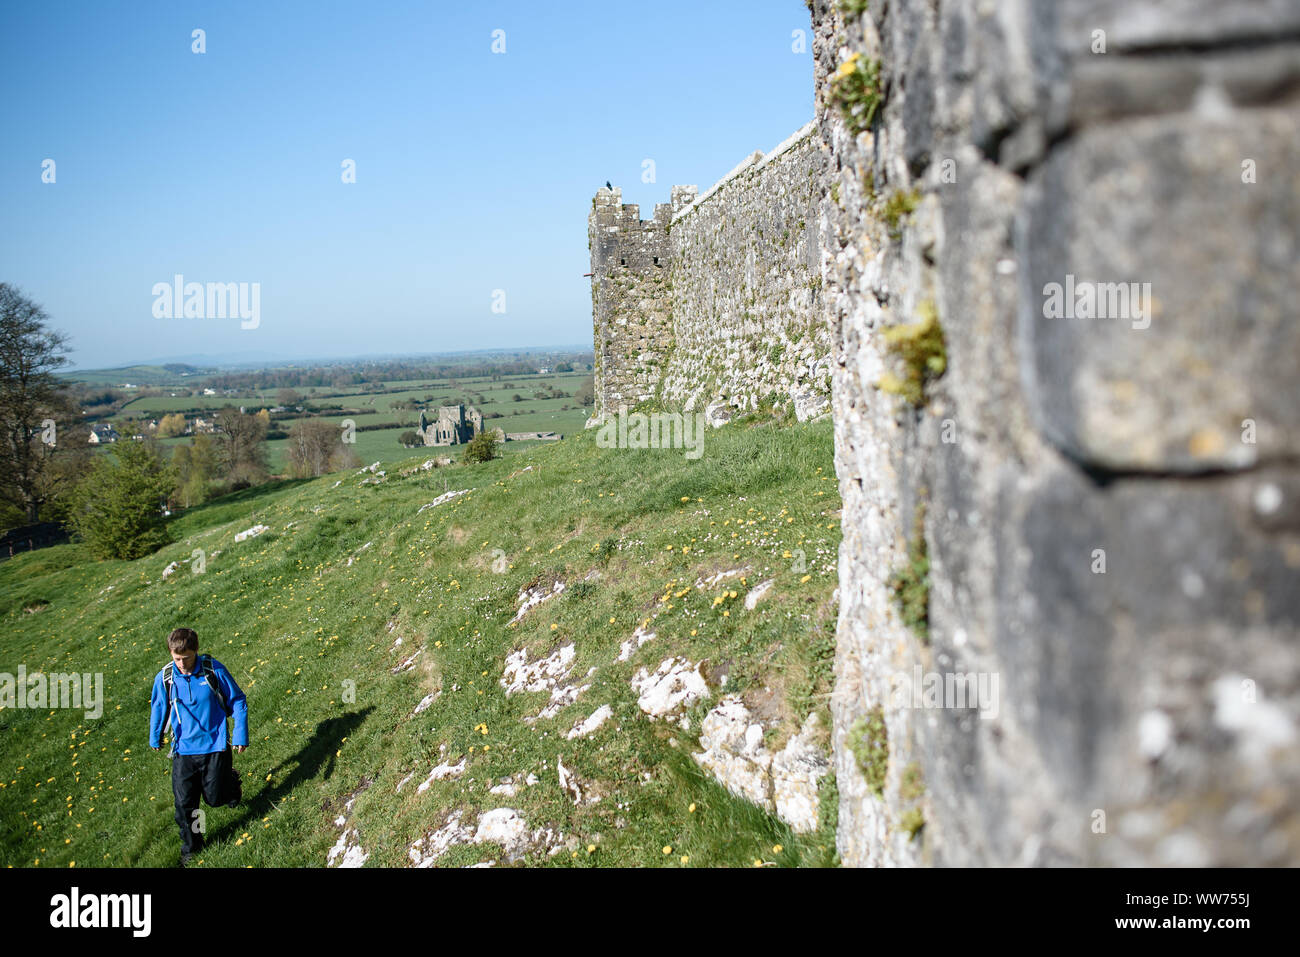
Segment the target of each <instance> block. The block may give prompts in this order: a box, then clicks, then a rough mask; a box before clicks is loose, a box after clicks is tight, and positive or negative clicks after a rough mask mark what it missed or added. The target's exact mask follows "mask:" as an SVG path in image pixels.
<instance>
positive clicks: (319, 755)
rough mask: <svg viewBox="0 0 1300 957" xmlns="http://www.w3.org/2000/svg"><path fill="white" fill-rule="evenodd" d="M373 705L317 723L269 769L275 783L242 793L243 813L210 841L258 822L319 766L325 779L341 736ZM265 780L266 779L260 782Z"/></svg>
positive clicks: (362, 719)
mask: <svg viewBox="0 0 1300 957" xmlns="http://www.w3.org/2000/svg"><path fill="white" fill-rule="evenodd" d="M374 710H375V709H374V706H373V705H372V706H370V707H367V708H365V709H363V710H361V711H354V712H352V713H351V714H344V715H340V716H338V717H337V718H328V719H326V720H324V721H322V722H320V723H319V724H318V725H316V730H315V732H314V733H313V734H312V736H311V739H310V740H309V741H308V742H307V744H306V745H304V746H303V748H302V749H301V750H300V751H299V752H298V753H297V754H295V755H292V756H291V757H288V758H286V759H285V760H283V761H281V762H280V763H279V764H277V765H276V766H275V767H274V768H272V769H271V778H272V781H273V782H274V783H271V784H267V786H266V787H264V788H262V789H261V790H260V791H258V792H257V793H256V794H251V795H250V794H248V793H247V791H245V794H244V805H243V806H244V813H243V814H242V815H241V816H240V817H238V818H236V819H235V820H233V821H228V822H226V823H225V824H223V825H222V826H221V827H219V828H217V830H216V832H215V833H213V834H211V835H209V836H208V841H209V842H210V843H213V844H215V843H218V842H220V841H223V840H225V839H227V838H230V837H233V836H235V835H237V834H241V833H243V831H244V830H245V829H247V827H248V825H249V824H251V823H253V822H255V821H260V820H261V819H262V818H264V817H266V816H267V815H269V814H272V813H274V809H275V808H276V807H278V806H279V804H280V801H281V800H282V799H284V798H287V797H288V796H289V795H290V794H291V793H292V792H293V789H294V788H296V787H297V786H298V785H300V784H302V783H304V782H306V781H310V780H313V779H315V778H316V776H317V774H318V772H320V769H321V768H322V766H323V767H324V768H325V771H324V774H322V775H321V779H322V780H328V779H329V777H330V775H331V774H333V773H334V757H335V755H336V754H337V753H338V750H339V748H341V747H343V739H344V738H346V737H350V736H351V735H352V734H353V733H354V732H355V731H356V729H357V728H359V727H361V725H362V724H363V723H364V722H365V720H366V719H367V718H368V717H369V716H370V712H372V711H374ZM290 765H294V768H293V771H291V772H290V773H289V776H288V777H286V778H285V779H284V780H283V781H275V775H276V772H278V771H282V770H283V769H285V768H287V767H289V766H290ZM262 783H265V782H262Z"/></svg>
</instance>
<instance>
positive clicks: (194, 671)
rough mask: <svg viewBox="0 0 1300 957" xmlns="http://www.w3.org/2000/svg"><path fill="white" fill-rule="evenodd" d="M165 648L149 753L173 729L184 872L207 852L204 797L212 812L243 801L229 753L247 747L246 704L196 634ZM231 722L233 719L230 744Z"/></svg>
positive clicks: (181, 631)
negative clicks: (201, 818)
mask: <svg viewBox="0 0 1300 957" xmlns="http://www.w3.org/2000/svg"><path fill="white" fill-rule="evenodd" d="M167 647H168V649H169V650H170V651H171V655H172V663H171V664H169V665H167V666H166V667H165V668H163V669H162V671H160V672H158V674H157V676H156V677H155V678H154V680H153V694H152V696H151V697H150V702H149V747H151V748H153V749H154V750H155V751H158V750H161V748H162V733H163V730H164V729H165V728H166V727H167V726H168V725H169V724H170V726H171V741H172V751H171V755H172V794H173V796H174V797H175V799H176V825H177V826H178V827H179V828H180V832H181V866H182V867H184V866H185V865H186V864H187V863H189V860H190V858H191V857H192V856H193V855H194V854H196V853H198V852H199V851H201V850H203V834H202V833H201V829H200V828H198V827H196V826H195V815H196V814H197V813H198V810H199V797H200V795H201V796H202V797H203V800H205V801H207V803H208V806H209V807H221V806H225V807H235V806H236V805H237V804H239V802H240V801H241V800H242V798H243V794H242V789H241V787H240V783H239V775H238V774H237V773H236V772H235V769H234V760H233V758H232V756H231V752H230V748H231V744H232V743H233V744H234V747H235V750H237V751H239V752H241V753H242V752H243V751H244V749H245V748H247V747H248V701H247V700H246V699H245V697H244V692H243V691H241V690H240V688H239V685H237V684H235V679H234V678H233V677H231V675H230V672H229V671H227V670H226V666H225V665H223V664H222V663H221V662H219V661H217V660H216V659H215V658H213V657H212V656H211V655H200V654H199V636H198V635H197V634H196V633H195V632H194V631H193V630H192V629H190V628H177V629H176V630H175V631H173V632H172V633H171V634H170V635H168V636H167ZM227 718H234V719H235V727H234V732H233V734H232V735H231V737H230V738H229V739H228V738H227V737H226V719H227Z"/></svg>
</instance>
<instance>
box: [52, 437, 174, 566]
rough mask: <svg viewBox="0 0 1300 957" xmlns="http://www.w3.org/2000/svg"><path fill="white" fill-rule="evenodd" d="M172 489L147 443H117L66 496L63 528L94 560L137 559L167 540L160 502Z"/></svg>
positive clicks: (167, 471) (169, 471)
mask: <svg viewBox="0 0 1300 957" xmlns="http://www.w3.org/2000/svg"><path fill="white" fill-rule="evenodd" d="M175 485H176V471H175V470H174V469H173V468H172V467H171V466H170V465H169V464H167V463H166V462H165V461H163V458H162V455H161V454H159V452H158V449H157V446H156V445H155V444H154V443H153V442H150V441H144V442H131V441H126V442H117V443H115V444H114V446H113V452H112V454H111V455H105V456H101V457H100V458H99V459H97V460H96V462H95V465H94V467H93V468H92V469H91V470H90V474H89V475H87V476H86V478H85V480H84V481H82V483H81V484H80V485H78V486H77V488H76V490H75V491H74V492H73V493H72V497H71V502H70V508H69V513H68V521H69V524H71V525H72V527H73V529H74V530H75V531H76V532H77V534H78V535H80V536H81V538H82V539H84V540H85V542H86V544H87V545H89V546H90V551H91V554H93V555H94V556H95V557H96V558H101V559H103V558H122V559H133V558H141V557H143V556H145V555H148V554H150V553H151V552H154V551H156V550H157V549H159V548H161V547H162V546H163V545H166V544H167V543H168V542H169V541H170V540H171V536H170V535H169V534H168V531H167V526H166V524H165V523H164V522H163V516H162V503H163V502H165V501H166V499H167V496H168V495H169V494H170V493H171V491H172V489H173V488H174V487H175Z"/></svg>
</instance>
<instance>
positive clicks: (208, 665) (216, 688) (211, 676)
mask: <svg viewBox="0 0 1300 957" xmlns="http://www.w3.org/2000/svg"><path fill="white" fill-rule="evenodd" d="M199 671H200V673H201V674H202V675H203V680H204V681H206V682H207V683H208V687H209V688H211V689H212V693H213V694H215V695H216V696H217V700H218V701H220V702H221V710H223V711H225V712H226V717H227V718H229V717H233V714H234V713H233V712H232V711H231V710H230V702H229V701H227V700H226V693H225V691H223V690H222V688H221V682H220V681H218V680H217V672H216V670H215V669H214V668H213V667H212V656H211V655H199Z"/></svg>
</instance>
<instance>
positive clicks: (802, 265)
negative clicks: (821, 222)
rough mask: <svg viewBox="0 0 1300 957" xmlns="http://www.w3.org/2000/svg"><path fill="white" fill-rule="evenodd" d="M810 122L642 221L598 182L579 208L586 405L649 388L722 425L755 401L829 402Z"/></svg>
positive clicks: (805, 408) (805, 407)
mask: <svg viewBox="0 0 1300 957" xmlns="http://www.w3.org/2000/svg"><path fill="white" fill-rule="evenodd" d="M824 165H825V158H824V151H823V150H822V148H821V143H820V140H819V139H818V137H817V135H816V129H815V127H814V124H812V123H809V124H808V125H807V126H805V127H804V128H803V129H801V130H799V131H797V132H796V133H795V134H794V135H793V136H791V137H789V138H788V139H787V140H786V141H785V142H783V143H782V144H780V145H779V146H778V147H776V148H775V149H774V150H772V152H771V153H769V154H768V155H766V156H764V155H763V154H762V153H760V152H756V153H754V154H752V155H750V156H749V157H748V158H746V159H745V160H744V162H742V163H741V164H740V165H739V166H737V167H736V168H735V169H734V170H732V171H731V172H730V173H728V174H727V175H726V176H725V177H723V178H722V179H721V180H720V181H719V182H718V183H717V184H715V185H714V186H713V187H712V188H710V189H709V190H708V191H707V192H706V193H704V194H703V195H702V196H699V197H698V198H697V197H696V192H697V190H696V187H694V186H674V187H673V189H672V202H671V204H658V205H656V207H655V216H654V218H653V219H651V220H642V219H640V214H639V210H638V208H637V207H636V206H635V205H622V203H621V202H620V200H621V195H622V193H621V190H619V189H617V188H615V189H613V190H610V189H601V190H599V191H597V193H596V199H595V202H594V204H593V207H592V213H591V217H590V220H589V227H588V228H589V234H590V237H591V267H592V310H593V316H594V326H595V351H596V418H597V419H599V418H600V417H601V416H602V415H604V414H605V413H606V412H612V411H616V410H617V408H618V406H619V405H620V404H626V405H627V406H629V407H631V406H634V405H636V404H637V403H638V402H641V401H644V400H647V399H653V400H656V401H657V402H659V403H660V404H662V405H663V406H664V407H665V408H670V409H683V410H685V411H692V410H696V409H698V410H700V411H704V410H706V409H707V411H708V416H709V421H710V423H711V424H715V425H719V424H721V423H723V422H725V421H726V420H727V419H729V418H730V417H731V416H732V415H733V414H734V413H735V412H737V411H743V410H749V409H756V408H758V407H759V405H760V404H761V403H763V402H764V401H765V400H767V401H768V402H771V403H772V404H775V405H793V409H794V411H795V413H796V414H797V416H798V417H799V418H800V419H801V420H802V419H807V418H809V417H813V416H816V415H818V414H821V413H823V412H826V411H828V409H829V407H830V351H831V344H830V336H829V332H828V329H827V327H826V324H825V318H824V306H823V303H822V299H821V284H822V279H821V253H820V247H819V245H818V243H819V236H820V231H819V227H818V216H819V210H820V203H821V198H822V194H823V192H824V183H823V181H822V179H823V177H822V173H823V167H824Z"/></svg>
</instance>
